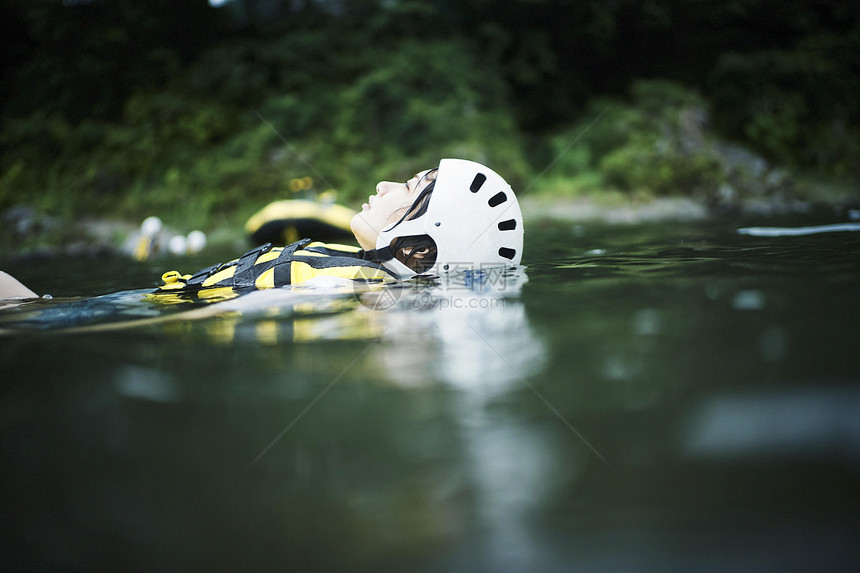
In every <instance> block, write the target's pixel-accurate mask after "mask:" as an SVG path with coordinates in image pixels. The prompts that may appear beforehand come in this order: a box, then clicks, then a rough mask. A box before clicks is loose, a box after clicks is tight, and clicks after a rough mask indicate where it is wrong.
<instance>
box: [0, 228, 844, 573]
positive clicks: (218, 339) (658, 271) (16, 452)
mask: <svg viewBox="0 0 860 573" xmlns="http://www.w3.org/2000/svg"><path fill="white" fill-rule="evenodd" d="M820 222H821V221H813V220H804V221H791V222H790V223H791V224H792V225H794V226H799V225H803V224H806V225H812V224H818V223H820ZM737 230H738V225H737V224H736V223H731V222H719V221H717V222H709V223H696V224H660V225H643V226H599V225H574V224H562V223H535V224H533V225H532V226H531V227H529V228H528V229H527V237H526V242H527V252H526V254H525V257H524V262H525V263H526V268H525V272H524V274H516V275H512V276H504V277H495V278H493V279H492V280H490V281H489V283H488V284H487V285H485V287H486V288H484V287H482V288H476V287H475V285H474V284H472V285H471V288H466V286H465V285H459V286H458V285H447V287H448V288H446V289H443V288H439V287H432V288H428V287H416V288H411V289H403V290H400V291H394V294H393V296H391V297H389V298H385V296H387V295H380V294H379V293H376V294H375V295H370V296H362V297H361V298H359V299H357V298H356V297H355V296H354V295H344V294H342V293H341V294H337V293H335V291H331V293H330V294H329V295H326V296H323V295H320V293H318V292H316V293H315V292H310V293H293V294H295V295H296V296H295V297H292V298H291V296H292V295H291V294H290V293H287V294H290V296H286V295H284V294H283V293H281V295H280V296H279V297H275V298H273V297H271V296H269V297H268V298H260V299H259V300H258V301H257V303H255V304H254V305H251V304H247V305H245V306H242V305H235V306H234V307H231V308H230V309H229V312H225V313H223V314H220V315H218V316H213V317H206V318H201V319H198V320H185V319H182V318H177V319H176V320H166V321H162V322H157V323H154V324H141V325H140V326H137V327H127V328H120V329H113V330H108V331H98V330H95V331H60V330H56V329H47V330H45V329H39V330H32V331H27V332H22V333H17V334H13V335H4V336H0V371H2V384H0V446H2V448H0V452H1V453H0V461H2V468H3V470H2V472H0V476H2V477H0V480H2V482H1V483H2V486H0V490H2V494H0V508H2V516H3V519H2V524H3V525H2V527H3V534H2V536H0V562H2V565H3V568H4V569H6V570H31V571H41V570H68V571H75V570H110V569H117V570H147V571H149V570H178V571H183V570H236V569H243V570H284V569H300V570H310V571H337V570H418V571H422V570H426V571H435V570H445V571H449V570H462V571H570V570H619V569H620V570H644V571H652V570H655V571H665V570H684V571H688V570H738V569H740V570H773V571H784V570H807V569H813V568H815V569H822V570H835V571H839V570H857V568H858V567H860V554H858V551H857V549H856V548H857V547H858V542H860V517H858V516H860V335H858V322H860V320H858V319H860V297H858V294H860V233H857V232H834V233H817V234H811V235H807V236H776V237H764V236H754V235H744V234H740V233H738V232H737ZM235 254H237V253H230V254H228V255H226V256H225V257H221V258H222V259H224V258H227V257H229V256H235ZM211 255H212V254H211V253H207V256H211ZM217 258H218V256H217V255H216V256H215V259H216V260H217ZM213 262H215V260H208V259H206V260H202V259H195V260H176V261H168V262H165V261H155V262H149V263H130V262H128V261H125V260H120V259H107V260H80V259H73V260H67V261H50V263H51V265H50V266H49V265H46V264H42V263H41V262H40V263H39V264H35V263H33V262H26V261H23V262H21V261H19V262H16V263H14V264H11V266H10V264H7V265H5V268H4V270H8V271H9V272H11V273H12V274H15V275H16V276H20V278H21V279H22V280H23V281H24V282H25V283H27V284H28V285H29V286H31V287H32V288H33V289H34V290H36V291H37V292H39V293H44V292H50V293H51V294H53V295H54V296H55V297H59V296H70V297H75V296H92V295H101V294H105V293H109V292H114V291H116V290H123V289H139V288H144V287H149V286H154V285H155V284H157V279H158V276H160V274H161V273H162V272H163V271H165V270H169V269H171V268H178V269H180V270H182V271H187V272H191V271H194V270H196V269H197V268H199V267H203V266H207V265H209V264H212V263H213ZM332 293H333V294H332ZM260 294H261V295H266V293H260ZM275 294H276V295H277V293H275ZM248 300H253V299H250V298H249V299H248ZM259 301H262V302H259ZM234 302H235V301H234ZM131 306H134V304H132V305H131ZM141 308H143V305H142V304H141ZM146 308H147V309H148V310H147V312H149V313H150V314H151V308H150V307H146ZM10 313H12V314H10ZM141 314H142V315H143V314H146V313H145V312H142V313H141ZM10 316H14V312H13V311H9V310H5V311H0V322H2V320H3V319H7V320H8V319H9V317H10Z"/></svg>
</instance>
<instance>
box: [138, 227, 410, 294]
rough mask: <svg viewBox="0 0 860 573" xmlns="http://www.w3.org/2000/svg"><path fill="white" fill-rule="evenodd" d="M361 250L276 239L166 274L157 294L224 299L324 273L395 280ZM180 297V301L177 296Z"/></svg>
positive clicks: (371, 281)
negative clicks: (235, 256) (280, 244)
mask: <svg viewBox="0 0 860 573" xmlns="http://www.w3.org/2000/svg"><path fill="white" fill-rule="evenodd" d="M360 253H361V249H359V248H358V247H350V246H347V245H332V244H323V243H319V242H311V241H310V239H302V240H301V241H297V242H295V243H293V244H291V245H288V246H286V247H273V246H272V245H271V243H266V244H265V245H262V246H259V247H257V248H255V249H252V250H250V251H248V252H247V253H245V254H244V255H242V256H241V257H239V258H238V259H234V260H232V261H229V262H226V263H222V264H219V265H213V266H211V267H208V268H205V269H202V270H200V271H197V272H196V273H195V274H193V275H181V274H180V273H179V272H178V271H170V272H167V273H164V274H163V275H162V277H161V279H162V280H163V281H164V285H162V286H161V287H159V288H158V289H157V290H156V291H155V292H154V293H153V295H156V296H157V297H158V296H159V295H168V296H165V297H164V299H165V300H164V302H172V301H171V300H169V299H171V298H173V297H170V296H169V295H177V296H176V297H175V298H177V299H184V300H187V299H188V295H189V294H194V295H196V296H195V298H200V299H212V300H223V299H228V298H233V297H234V296H237V295H238V294H240V293H241V292H244V291H247V290H255V289H266V288H277V287H282V286H286V285H294V284H300V283H303V282H305V281H307V280H308V279H311V278H314V277H319V276H334V277H341V278H345V279H350V280H353V281H356V282H361V283H366V284H383V283H392V282H395V280H396V279H395V277H394V275H392V274H391V273H390V272H389V271H388V270H386V269H385V267H383V266H382V265H380V264H378V263H374V262H371V261H367V260H364V259H362V258H361V255H360ZM176 302H179V300H176Z"/></svg>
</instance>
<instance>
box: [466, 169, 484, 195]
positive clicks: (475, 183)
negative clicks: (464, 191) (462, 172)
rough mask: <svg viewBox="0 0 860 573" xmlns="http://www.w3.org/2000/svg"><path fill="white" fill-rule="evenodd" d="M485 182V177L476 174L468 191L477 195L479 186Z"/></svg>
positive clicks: (481, 174)
mask: <svg viewBox="0 0 860 573" xmlns="http://www.w3.org/2000/svg"><path fill="white" fill-rule="evenodd" d="M486 180H487V176H486V175H484V174H483V173H478V174H477V175H475V178H474V179H472V184H471V185H470V186H469V191H471V192H472V193H477V192H478V191H480V189H481V186H482V185H483V184H484V181H486Z"/></svg>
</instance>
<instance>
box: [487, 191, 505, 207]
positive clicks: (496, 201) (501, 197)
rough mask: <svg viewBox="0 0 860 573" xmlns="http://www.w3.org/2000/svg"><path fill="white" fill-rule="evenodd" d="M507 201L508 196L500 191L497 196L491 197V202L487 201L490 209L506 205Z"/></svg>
mask: <svg viewBox="0 0 860 573" xmlns="http://www.w3.org/2000/svg"><path fill="white" fill-rule="evenodd" d="M507 200H508V196H507V195H505V192H504V191H499V192H498V193H496V194H495V195H493V196H492V197H490V200H489V201H487V203H488V204H489V205H490V207H496V206H498V205H501V204H502V203H504V202H505V201H507Z"/></svg>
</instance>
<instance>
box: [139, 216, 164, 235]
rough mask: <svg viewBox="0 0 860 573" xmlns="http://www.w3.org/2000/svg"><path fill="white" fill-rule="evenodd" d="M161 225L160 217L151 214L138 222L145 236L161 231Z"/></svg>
mask: <svg viewBox="0 0 860 573" xmlns="http://www.w3.org/2000/svg"><path fill="white" fill-rule="evenodd" d="M162 227H163V225H162V224H161V219H159V218H158V217H156V216H155V215H153V216H151V217H147V218H146V219H144V220H143V223H141V224H140V231H141V232H142V233H143V234H144V235H145V236H147V237H154V236H155V235H157V234H158V233H160V232H161V229H162Z"/></svg>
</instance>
